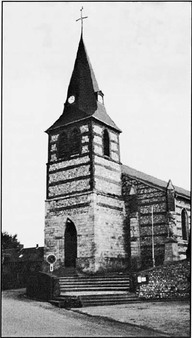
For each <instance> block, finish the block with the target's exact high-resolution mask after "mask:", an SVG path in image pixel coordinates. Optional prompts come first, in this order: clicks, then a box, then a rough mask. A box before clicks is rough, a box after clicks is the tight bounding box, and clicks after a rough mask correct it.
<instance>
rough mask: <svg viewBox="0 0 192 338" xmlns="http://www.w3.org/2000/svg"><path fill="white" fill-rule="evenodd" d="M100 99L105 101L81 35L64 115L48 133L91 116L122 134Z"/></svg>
mask: <svg viewBox="0 0 192 338" xmlns="http://www.w3.org/2000/svg"><path fill="white" fill-rule="evenodd" d="M99 97H101V98H102V101H103V93H102V92H101V90H100V89H99V86H98V83H97V80H96V77H95V74H94V71H93V68H92V66H91V62H90V60H89V57H88V54H87V51H86V48H85V45H84V41H83V36H82V34H81V37H80V41H79V46H78V50H77V55H76V59H75V64H74V68H73V72H72V76H71V79H70V83H69V87H68V92H67V98H66V101H65V105H64V110H63V114H62V115H61V116H60V117H59V119H58V120H57V121H56V122H55V123H54V124H53V125H52V126H51V127H50V128H49V129H47V131H46V132H48V131H50V130H52V129H55V128H58V127H61V126H64V125H66V124H68V123H72V122H75V121H79V120H81V119H85V118H87V117H89V116H93V117H94V118H95V119H97V120H99V121H100V122H102V123H104V124H106V125H108V126H110V127H112V128H113V129H115V130H116V131H118V132H121V130H120V129H119V128H118V127H117V126H116V124H115V123H114V122H113V120H112V119H111V118H110V117H109V115H108V114H107V112H106V110H105V107H104V104H103V102H102V103H100V102H99Z"/></svg>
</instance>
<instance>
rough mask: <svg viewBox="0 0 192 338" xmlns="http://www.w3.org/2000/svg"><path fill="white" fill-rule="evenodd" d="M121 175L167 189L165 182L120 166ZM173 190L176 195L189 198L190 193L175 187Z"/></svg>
mask: <svg viewBox="0 0 192 338" xmlns="http://www.w3.org/2000/svg"><path fill="white" fill-rule="evenodd" d="M122 173H123V174H127V175H128V176H131V177H133V178H136V179H139V180H141V181H144V182H146V183H149V184H152V185H155V186H157V187H160V188H163V189H167V182H166V181H163V180H160V179H159V178H156V177H154V176H151V175H148V174H145V173H143V172H142V171H138V170H136V169H133V168H131V167H128V166H126V165H122ZM174 188H175V192H176V193H177V194H178V195H181V196H184V197H187V198H190V191H188V190H185V189H183V188H180V187H177V186H174Z"/></svg>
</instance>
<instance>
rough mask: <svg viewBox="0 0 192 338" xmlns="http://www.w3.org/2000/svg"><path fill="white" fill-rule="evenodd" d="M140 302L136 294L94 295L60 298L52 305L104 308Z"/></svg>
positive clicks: (51, 301)
mask: <svg viewBox="0 0 192 338" xmlns="http://www.w3.org/2000/svg"><path fill="white" fill-rule="evenodd" d="M135 301H138V297H137V296H136V295H135V294H134V293H131V292H129V293H126V294H102V295H101V294H94V295H93V294H92V295H81V296H60V297H57V298H55V299H54V300H50V303H51V304H53V305H56V306H59V307H64V308H66V307H69V308H71V307H74V308H75V307H87V306H104V305H116V304H127V303H130V302H135Z"/></svg>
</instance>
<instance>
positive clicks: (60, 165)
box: [49, 156, 90, 171]
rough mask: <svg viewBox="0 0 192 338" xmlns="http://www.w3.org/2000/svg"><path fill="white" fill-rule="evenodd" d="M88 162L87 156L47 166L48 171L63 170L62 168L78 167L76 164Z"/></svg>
mask: <svg viewBox="0 0 192 338" xmlns="http://www.w3.org/2000/svg"><path fill="white" fill-rule="evenodd" d="M89 161H90V158H89V156H83V157H78V158H74V159H71V160H68V161H62V162H58V163H54V164H51V165H49V171H54V170H58V169H63V168H66V167H70V166H75V165H78V164H84V163H87V162H89Z"/></svg>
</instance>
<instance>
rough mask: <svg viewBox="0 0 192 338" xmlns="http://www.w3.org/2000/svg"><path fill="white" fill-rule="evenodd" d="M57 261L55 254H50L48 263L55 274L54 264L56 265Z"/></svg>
mask: <svg viewBox="0 0 192 338" xmlns="http://www.w3.org/2000/svg"><path fill="white" fill-rule="evenodd" d="M56 261H57V257H56V256H55V255H54V254H49V255H48V256H47V262H48V263H49V265H50V272H53V264H55V263H56Z"/></svg>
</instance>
